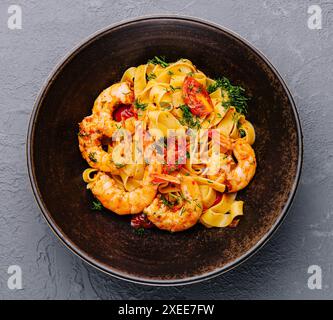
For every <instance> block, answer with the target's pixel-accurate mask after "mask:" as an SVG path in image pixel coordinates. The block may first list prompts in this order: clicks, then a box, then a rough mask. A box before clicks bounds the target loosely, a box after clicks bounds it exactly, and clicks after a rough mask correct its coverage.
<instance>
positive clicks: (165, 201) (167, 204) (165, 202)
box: [160, 194, 174, 208]
mask: <svg viewBox="0 0 333 320" xmlns="http://www.w3.org/2000/svg"><path fill="white" fill-rule="evenodd" d="M160 199H161V201H162V203H163V204H164V205H165V206H167V207H169V208H172V207H173V206H174V203H172V202H171V201H169V200H168V199H167V198H166V197H165V196H164V195H162V194H161V198H160Z"/></svg>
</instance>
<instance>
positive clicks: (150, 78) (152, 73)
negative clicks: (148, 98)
mask: <svg viewBox="0 0 333 320" xmlns="http://www.w3.org/2000/svg"><path fill="white" fill-rule="evenodd" d="M146 78H147V81H150V80H152V79H156V74H155V73H154V72H151V73H149V74H147V76H146Z"/></svg>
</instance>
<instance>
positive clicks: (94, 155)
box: [88, 152, 97, 162]
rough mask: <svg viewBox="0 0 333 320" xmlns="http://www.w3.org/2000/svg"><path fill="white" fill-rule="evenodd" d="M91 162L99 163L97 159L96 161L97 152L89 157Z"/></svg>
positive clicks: (91, 153)
mask: <svg viewBox="0 0 333 320" xmlns="http://www.w3.org/2000/svg"><path fill="white" fill-rule="evenodd" d="M88 157H89V159H90V161H92V162H97V159H96V152H90V153H89V155H88Z"/></svg>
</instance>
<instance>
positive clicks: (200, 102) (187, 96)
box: [183, 76, 214, 117]
mask: <svg viewBox="0 0 333 320" xmlns="http://www.w3.org/2000/svg"><path fill="white" fill-rule="evenodd" d="M183 96H184V101H185V103H186V104H187V105H188V107H189V108H190V110H191V112H192V113H193V114H194V115H196V116H199V117H201V116H206V115H208V114H210V113H211V112H212V111H213V109H214V108H213V103H212V100H211V98H210V96H209V94H208V92H207V90H206V89H205V88H204V87H203V85H202V84H201V83H200V82H198V81H197V80H195V79H194V78H193V77H190V76H188V77H186V78H185V81H184V84H183Z"/></svg>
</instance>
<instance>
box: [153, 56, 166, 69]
mask: <svg viewBox="0 0 333 320" xmlns="http://www.w3.org/2000/svg"><path fill="white" fill-rule="evenodd" d="M148 63H151V64H159V65H160V66H161V67H162V68H166V67H168V66H169V63H168V62H166V61H165V57H164V56H160V57H158V56H155V57H154V58H153V59H149V60H148Z"/></svg>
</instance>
